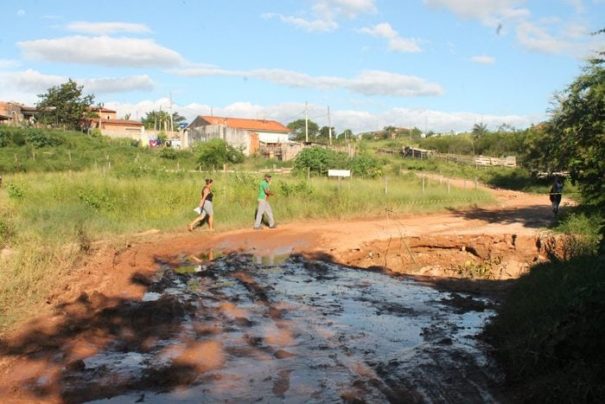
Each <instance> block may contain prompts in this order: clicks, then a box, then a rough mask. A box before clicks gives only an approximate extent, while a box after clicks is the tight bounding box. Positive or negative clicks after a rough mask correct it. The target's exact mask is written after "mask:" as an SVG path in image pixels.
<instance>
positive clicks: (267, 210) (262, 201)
mask: <svg viewBox="0 0 605 404" xmlns="http://www.w3.org/2000/svg"><path fill="white" fill-rule="evenodd" d="M270 184H271V176H270V175H269V174H266V175H265V177H264V178H263V180H262V181H261V182H260V185H259V186H258V198H257V199H258V209H257V210H256V220H255V221H254V229H255V230H260V225H261V223H262V221H263V215H264V214H267V217H268V218H269V228H271V229H273V228H275V220H273V211H272V210H271V205H269V196H270V195H273V193H272V192H271V189H270V187H269V186H270Z"/></svg>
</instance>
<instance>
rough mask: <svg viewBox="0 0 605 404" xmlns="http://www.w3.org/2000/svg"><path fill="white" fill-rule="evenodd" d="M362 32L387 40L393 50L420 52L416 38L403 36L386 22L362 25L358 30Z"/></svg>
mask: <svg viewBox="0 0 605 404" xmlns="http://www.w3.org/2000/svg"><path fill="white" fill-rule="evenodd" d="M360 32H362V33H364V34H368V35H371V36H374V37H378V38H384V39H387V40H388V43H389V49H390V50H392V51H394V52H420V51H421V49H420V46H418V41H417V40H416V39H410V38H403V37H401V36H400V35H399V33H398V32H397V31H395V30H394V29H393V27H391V25H390V24H389V23H387V22H383V23H380V24H377V25H375V26H373V27H364V28H362V29H361V30H360Z"/></svg>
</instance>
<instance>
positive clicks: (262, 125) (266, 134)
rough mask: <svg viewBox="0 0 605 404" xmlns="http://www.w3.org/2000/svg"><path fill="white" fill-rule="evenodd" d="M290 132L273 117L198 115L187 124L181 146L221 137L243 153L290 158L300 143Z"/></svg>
mask: <svg viewBox="0 0 605 404" xmlns="http://www.w3.org/2000/svg"><path fill="white" fill-rule="evenodd" d="M289 134H290V129H288V128H287V127H286V126H284V125H282V124H281V123H279V122H277V121H273V120H266V119H247V118H231V117H220V116H207V115H200V116H198V117H197V118H195V119H194V120H193V122H191V124H189V126H188V127H187V131H186V134H185V136H184V139H183V140H184V141H183V146H184V147H190V146H192V145H193V144H195V143H197V142H205V141H208V140H211V139H222V140H224V141H225V142H227V143H228V144H230V145H231V146H233V147H235V148H238V149H241V150H242V152H243V153H244V155H246V156H251V155H254V154H257V155H262V156H265V157H269V158H277V159H280V160H290V159H292V158H294V157H295V156H296V154H298V152H299V151H300V150H301V149H302V145H300V144H299V143H296V142H292V141H291V140H290V139H289Z"/></svg>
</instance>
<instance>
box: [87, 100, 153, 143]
mask: <svg viewBox="0 0 605 404" xmlns="http://www.w3.org/2000/svg"><path fill="white" fill-rule="evenodd" d="M93 112H96V113H97V116H98V117H97V118H95V119H93V120H91V121H90V128H91V129H99V130H100V131H101V133H102V134H103V135H104V136H109V137H113V138H130V139H135V140H143V139H142V138H143V135H144V133H145V127H144V126H143V123H142V122H139V121H133V120H130V119H118V118H117V112H116V111H114V110H112V109H108V108H105V107H101V108H93Z"/></svg>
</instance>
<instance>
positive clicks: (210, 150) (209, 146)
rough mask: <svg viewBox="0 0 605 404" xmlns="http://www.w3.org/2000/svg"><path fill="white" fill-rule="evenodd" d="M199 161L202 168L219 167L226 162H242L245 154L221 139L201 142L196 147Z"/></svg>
mask: <svg viewBox="0 0 605 404" xmlns="http://www.w3.org/2000/svg"><path fill="white" fill-rule="evenodd" d="M195 154H196V156H197V162H198V164H199V165H200V166H201V167H202V168H206V169H208V168H218V167H221V166H222V165H223V164H226V163H232V164H236V163H241V162H242V161H244V154H243V153H242V152H241V151H240V150H238V149H236V148H235V147H233V146H231V145H229V144H227V142H225V141H224V140H221V139H212V140H209V141H207V142H203V143H200V144H199V145H198V146H197V147H196V149H195Z"/></svg>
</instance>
